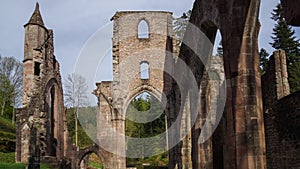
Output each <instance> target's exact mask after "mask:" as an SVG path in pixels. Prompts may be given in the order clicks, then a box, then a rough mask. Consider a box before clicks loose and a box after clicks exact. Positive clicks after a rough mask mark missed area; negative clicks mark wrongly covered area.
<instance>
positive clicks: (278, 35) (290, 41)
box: [270, 4, 300, 92]
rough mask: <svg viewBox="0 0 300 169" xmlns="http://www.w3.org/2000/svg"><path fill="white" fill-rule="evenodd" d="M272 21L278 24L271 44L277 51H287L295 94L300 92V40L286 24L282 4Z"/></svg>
mask: <svg viewBox="0 0 300 169" xmlns="http://www.w3.org/2000/svg"><path fill="white" fill-rule="evenodd" d="M271 19H273V20H274V21H276V24H275V27H274V28H273V35H274V36H272V39H273V42H272V43H270V44H271V45H272V47H273V48H275V49H277V50H278V49H283V50H284V51H285V53H286V60H287V70H288V75H289V78H288V80H289V83H290V88H291V92H295V91H297V90H300V86H299V85H298V84H299V81H300V74H297V72H299V70H298V69H300V67H299V66H298V65H299V62H300V49H299V47H300V44H299V40H297V39H296V37H295V36H294V34H295V31H294V30H292V28H291V26H289V25H288V24H287V23H286V21H285V19H284V17H283V10H282V6H281V4H278V5H277V6H276V8H275V9H274V10H273V12H272V17H271Z"/></svg>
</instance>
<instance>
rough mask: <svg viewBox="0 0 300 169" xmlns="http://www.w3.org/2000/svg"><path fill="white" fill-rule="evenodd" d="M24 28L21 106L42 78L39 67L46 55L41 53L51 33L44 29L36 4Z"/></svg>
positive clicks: (26, 101) (25, 103)
mask: <svg viewBox="0 0 300 169" xmlns="http://www.w3.org/2000/svg"><path fill="white" fill-rule="evenodd" d="M24 28H25V44H24V61H23V64H24V73H23V76H24V78H23V91H24V94H23V106H25V105H27V104H28V103H29V102H30V98H31V96H33V95H34V93H33V92H34V91H33V89H34V88H36V87H37V86H36V85H37V83H36V82H38V81H39V79H40V78H41V76H42V72H41V66H42V64H44V62H45V55H46V52H43V50H44V49H45V45H46V43H45V42H47V41H50V36H52V31H51V30H48V29H46V28H45V25H44V22H43V19H42V16H41V13H40V11H39V4H38V3H37V4H36V7H35V10H34V12H33V14H32V16H31V18H30V20H29V22H28V23H27V24H25V25H24ZM51 43H52V42H51ZM52 50H53V49H52ZM49 52H51V51H49ZM52 53H53V52H52Z"/></svg>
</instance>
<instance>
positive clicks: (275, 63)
mask: <svg viewBox="0 0 300 169" xmlns="http://www.w3.org/2000/svg"><path fill="white" fill-rule="evenodd" d="M261 82H262V89H263V102H264V111H266V109H268V108H270V107H271V106H272V104H273V103H274V102H276V101H277V100H279V99H281V98H283V97H284V96H287V95H289V94H290V87H289V83H288V72H287V65H286V56H285V52H284V51H283V50H278V51H275V52H274V53H273V55H272V56H271V57H270V59H269V62H268V66H267V69H266V72H265V74H264V75H263V76H262V78H261Z"/></svg>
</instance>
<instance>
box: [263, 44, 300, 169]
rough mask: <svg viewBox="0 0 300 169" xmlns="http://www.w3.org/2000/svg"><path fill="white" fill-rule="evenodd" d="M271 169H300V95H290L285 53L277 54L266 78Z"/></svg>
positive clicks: (265, 113)
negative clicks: (299, 130)
mask: <svg viewBox="0 0 300 169" xmlns="http://www.w3.org/2000/svg"><path fill="white" fill-rule="evenodd" d="M262 88H263V103H264V122H265V134H266V156H267V167H268V168H270V169H279V168H299V166H300V149H299V145H300V137H299V136H300V135H299V134H298V133H299V132H298V129H299V127H300V126H299V120H300V118H299V117H300V112H299V108H300V106H299V101H300V93H299V92H296V93H294V94H291V95H289V94H290V90H289V83H288V73H287V65H286V56H285V52H284V51H282V50H279V51H275V52H274V53H273V55H272V56H271V57H270V60H269V62H268V66H267V69H266V72H265V74H264V75H263V76H262Z"/></svg>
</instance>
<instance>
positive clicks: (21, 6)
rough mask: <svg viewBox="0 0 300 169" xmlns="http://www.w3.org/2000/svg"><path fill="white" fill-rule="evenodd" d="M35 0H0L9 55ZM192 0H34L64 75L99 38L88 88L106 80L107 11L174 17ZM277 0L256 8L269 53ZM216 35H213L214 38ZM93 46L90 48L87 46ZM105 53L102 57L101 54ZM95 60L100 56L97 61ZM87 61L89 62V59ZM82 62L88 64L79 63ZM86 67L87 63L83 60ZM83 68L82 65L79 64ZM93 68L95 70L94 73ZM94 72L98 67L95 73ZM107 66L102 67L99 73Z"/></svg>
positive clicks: (1, 37) (2, 46) (2, 50)
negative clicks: (148, 12)
mask: <svg viewBox="0 0 300 169" xmlns="http://www.w3.org/2000/svg"><path fill="white" fill-rule="evenodd" d="M36 2H37V1H36V0H26V1H25V0H9V1H2V2H1V5H0V30H1V31H0V54H1V56H14V57H16V58H17V59H18V60H20V61H22V60H23V50H24V47H23V45H24V27H23V25H24V24H26V23H27V22H28V20H29V18H30V17H31V15H32V13H33V11H34V8H35V3H36ZM193 2H194V0H161V1H149V0H121V1H120V0H110V1H104V0H63V1H61V0H51V1H46V0H39V4H40V11H41V14H42V17H43V20H44V23H45V26H46V27H47V28H50V29H53V30H54V45H55V56H56V58H57V60H58V61H59V62H60V67H61V73H62V78H63V80H64V79H66V77H67V75H68V74H70V73H72V72H74V71H75V69H76V68H75V67H76V63H78V62H80V61H82V62H84V61H85V58H84V55H83V53H85V52H86V50H87V49H88V48H86V46H87V44H89V43H92V42H93V41H94V40H95V36H96V37H97V36H98V39H96V40H99V38H102V39H103V38H104V36H101V35H102V34H106V36H105V38H106V39H105V40H103V41H102V42H101V46H102V48H104V49H102V48H101V49H100V48H99V47H94V48H93V49H95V52H98V53H101V54H99V55H101V57H102V58H98V62H97V63H94V65H95V66H96V67H97V70H95V72H96V74H97V75H93V77H94V79H93V80H88V83H89V88H90V89H89V90H90V91H91V92H92V90H93V89H94V88H95V82H99V81H105V80H111V72H110V73H109V72H106V71H107V70H110V71H111V63H110V62H111V59H110V57H111V53H110V49H111V33H109V32H112V22H111V21H110V19H111V17H112V16H113V15H114V13H115V12H116V11H126V10H155V11H156V10H158V11H170V12H173V16H174V17H179V16H180V15H181V14H182V13H183V12H185V11H187V10H189V9H192V6H193ZM278 2H279V0H262V3H261V9H260V21H261V30H260V34H259V48H262V47H263V48H265V49H266V50H267V51H268V53H270V54H271V53H272V52H273V49H272V47H271V46H270V45H269V42H271V41H272V39H271V33H272V28H273V27H274V22H273V21H272V20H271V19H270V16H271V11H272V9H274V8H275V6H276V4H277V3H278ZM294 29H295V30H296V36H297V38H300V28H296V27H294ZM219 39H220V37H217V39H216V43H218V42H219ZM90 51H92V49H91V50H90ZM104 56H105V57H104ZM99 60H100V61H99ZM90 62H94V61H93V60H90ZM83 65H85V66H87V64H83ZM87 67H90V65H88V66H87ZM81 69H85V67H81ZM97 72H98V73H97ZM99 72H102V74H101V73H99ZM103 72H106V73H103Z"/></svg>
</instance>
